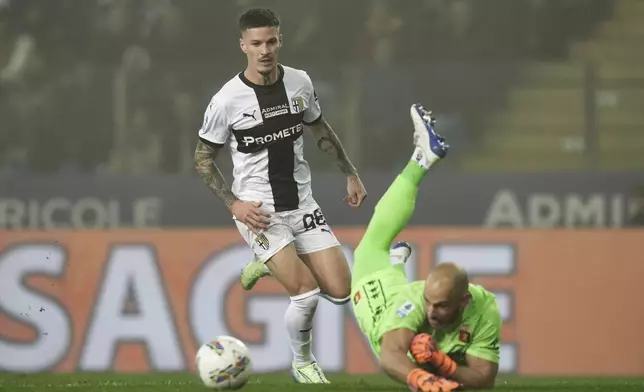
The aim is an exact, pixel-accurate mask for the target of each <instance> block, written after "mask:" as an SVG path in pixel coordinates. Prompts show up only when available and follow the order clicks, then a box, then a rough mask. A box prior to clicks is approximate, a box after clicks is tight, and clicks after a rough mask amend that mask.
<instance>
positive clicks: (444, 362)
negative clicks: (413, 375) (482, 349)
mask: <svg viewBox="0 0 644 392" xmlns="http://www.w3.org/2000/svg"><path fill="white" fill-rule="evenodd" d="M409 351H410V352H411V355H412V356H413V357H414V359H415V360H416V363H418V364H430V365H432V366H434V367H436V368H437V369H438V373H439V374H440V375H441V376H445V377H450V376H452V375H453V374H454V372H455V371H456V362H454V360H453V359H452V358H450V357H449V356H448V355H446V354H445V353H443V352H441V351H440V350H439V349H438V347H436V344H435V342H434V340H433V338H432V337H431V336H430V335H429V334H426V333H421V334H418V335H416V336H414V339H413V340H412V341H411V348H410V350H409Z"/></svg>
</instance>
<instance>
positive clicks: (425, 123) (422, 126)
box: [410, 104, 449, 164]
mask: <svg viewBox="0 0 644 392" xmlns="http://www.w3.org/2000/svg"><path fill="white" fill-rule="evenodd" d="M410 113H411V119H412V121H413V123H414V145H416V147H419V148H420V149H421V150H422V151H423V153H424V155H425V157H426V159H427V160H428V161H429V163H430V164H432V163H434V162H436V161H439V160H440V159H442V158H444V157H445V156H446V155H447V150H449V145H448V144H447V143H446V142H445V138H444V137H442V136H440V135H439V134H437V133H436V132H435V131H434V125H435V124H436V118H435V117H433V116H432V112H430V111H427V110H425V108H423V107H422V105H420V104H414V105H411V110H410Z"/></svg>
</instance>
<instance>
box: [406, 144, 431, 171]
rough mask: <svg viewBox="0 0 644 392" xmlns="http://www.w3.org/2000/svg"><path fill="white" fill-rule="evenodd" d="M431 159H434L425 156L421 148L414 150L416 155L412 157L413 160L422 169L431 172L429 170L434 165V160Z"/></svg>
mask: <svg viewBox="0 0 644 392" xmlns="http://www.w3.org/2000/svg"><path fill="white" fill-rule="evenodd" d="M431 158H434V157H427V156H425V153H424V152H423V149H422V148H420V147H416V148H415V149H414V154H413V155H412V156H411V160H412V161H414V162H416V163H418V165H420V167H422V168H423V169H425V170H429V168H430V167H431V166H432V163H434V160H432V159H431Z"/></svg>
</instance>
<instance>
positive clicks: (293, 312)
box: [284, 288, 320, 367]
mask: <svg viewBox="0 0 644 392" xmlns="http://www.w3.org/2000/svg"><path fill="white" fill-rule="evenodd" d="M319 294H320V289H319V288H317V289H315V290H313V291H309V292H308V293H304V294H300V295H297V296H295V297H291V303H290V304H289V305H288V308H286V314H285V315H284V319H285V321H286V331H287V332H288V336H289V339H290V340H291V349H292V350H293V359H294V361H295V366H296V367H302V366H305V365H308V364H310V363H313V362H315V357H314V356H313V353H312V352H311V343H312V342H311V336H312V334H311V329H312V328H313V316H314V315H315V310H316V309H317V307H318V301H319V299H320V297H319Z"/></svg>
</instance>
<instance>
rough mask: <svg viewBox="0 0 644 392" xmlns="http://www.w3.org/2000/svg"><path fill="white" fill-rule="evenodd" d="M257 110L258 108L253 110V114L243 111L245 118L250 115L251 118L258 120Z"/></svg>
mask: <svg viewBox="0 0 644 392" xmlns="http://www.w3.org/2000/svg"><path fill="white" fill-rule="evenodd" d="M256 111H257V110H253V114H248V113H242V116H243V117H244V118H246V117H250V118H252V119H253V120H257V119H256V118H255V112H256Z"/></svg>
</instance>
